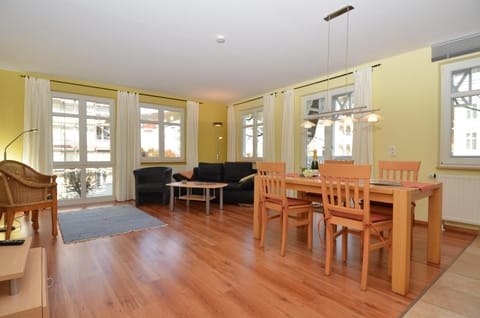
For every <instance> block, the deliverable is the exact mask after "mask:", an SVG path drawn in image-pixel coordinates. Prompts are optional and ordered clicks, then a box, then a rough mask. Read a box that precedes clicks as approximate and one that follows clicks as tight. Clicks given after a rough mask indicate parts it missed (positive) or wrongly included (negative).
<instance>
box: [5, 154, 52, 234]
mask: <svg viewBox="0 0 480 318" xmlns="http://www.w3.org/2000/svg"><path fill="white" fill-rule="evenodd" d="M56 178H57V176H55V175H52V176H49V175H44V174H41V173H39V172H37V171H36V170H34V169H32V168H31V167H29V166H27V165H25V164H23V163H21V162H18V161H14V160H4V161H2V162H0V212H1V214H3V213H5V226H6V234H5V238H6V239H7V240H8V239H10V234H11V231H12V225H13V219H14V217H15V213H16V212H27V211H32V224H33V229H34V230H35V231H37V230H38V228H39V226H38V212H39V210H41V209H46V208H50V209H51V211H52V235H53V236H54V237H56V236H57V234H58V229H57V183H56Z"/></svg>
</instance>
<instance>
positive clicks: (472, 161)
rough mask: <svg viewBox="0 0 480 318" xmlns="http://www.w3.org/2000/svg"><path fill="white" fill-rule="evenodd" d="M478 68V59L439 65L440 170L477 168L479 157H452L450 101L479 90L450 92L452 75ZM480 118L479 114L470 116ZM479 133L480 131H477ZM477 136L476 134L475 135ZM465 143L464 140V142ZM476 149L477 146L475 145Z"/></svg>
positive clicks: (479, 62) (478, 92) (479, 59)
mask: <svg viewBox="0 0 480 318" xmlns="http://www.w3.org/2000/svg"><path fill="white" fill-rule="evenodd" d="M477 67H480V57H477V58H471V59H468V60H462V61H459V62H453V63H448V64H443V65H441V72H440V74H441V92H440V94H441V102H440V149H439V166H440V167H442V168H479V167H480V155H479V156H455V157H454V156H452V155H451V142H452V140H453V139H452V138H453V136H452V130H453V129H452V110H453V107H452V106H451V99H452V98H453V97H459V96H471V95H477V94H480V89H478V90H470V91H468V92H465V93H456V92H452V91H451V87H452V73H454V72H456V71H460V70H465V69H472V68H477ZM472 117H476V118H480V116H479V114H477V115H475V116H472ZM478 132H480V130H479V131H478ZM477 136H478V133H477ZM464 141H465V142H466V139H465V140H464ZM477 141H478V139H477ZM477 148H478V144H477Z"/></svg>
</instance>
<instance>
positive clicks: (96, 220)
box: [58, 205, 167, 243]
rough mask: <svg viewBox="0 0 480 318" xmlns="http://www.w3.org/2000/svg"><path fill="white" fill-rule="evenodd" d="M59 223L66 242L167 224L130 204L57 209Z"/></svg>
mask: <svg viewBox="0 0 480 318" xmlns="http://www.w3.org/2000/svg"><path fill="white" fill-rule="evenodd" d="M58 224H59V225H60V231H61V232H62V237H63V242H65V243H72V242H78V241H85V240H91V239H94V238H99V237H104V236H110V235H115V234H121V233H127V232H132V231H140V230H144V229H149V228H152V227H163V226H167V224H166V223H164V222H162V221H160V220H159V219H157V218H154V217H153V216H151V215H149V214H147V213H145V212H143V211H140V210H139V209H137V208H135V207H133V206H131V205H121V206H114V207H108V208H98V209H91V210H79V211H74V212H63V213H58Z"/></svg>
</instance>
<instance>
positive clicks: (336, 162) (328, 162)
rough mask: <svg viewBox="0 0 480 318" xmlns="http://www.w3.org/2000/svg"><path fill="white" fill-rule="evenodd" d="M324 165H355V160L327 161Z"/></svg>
mask: <svg viewBox="0 0 480 318" xmlns="http://www.w3.org/2000/svg"><path fill="white" fill-rule="evenodd" d="M324 164H336V165H338V164H345V165H353V160H337V159H335V160H325V162H324Z"/></svg>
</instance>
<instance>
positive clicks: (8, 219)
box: [5, 211, 15, 240]
mask: <svg viewBox="0 0 480 318" xmlns="http://www.w3.org/2000/svg"><path fill="white" fill-rule="evenodd" d="M14 218H15V212H14V211H7V212H5V226H6V228H5V239H6V240H9V239H10V235H11V234H12V226H13V219H14Z"/></svg>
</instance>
